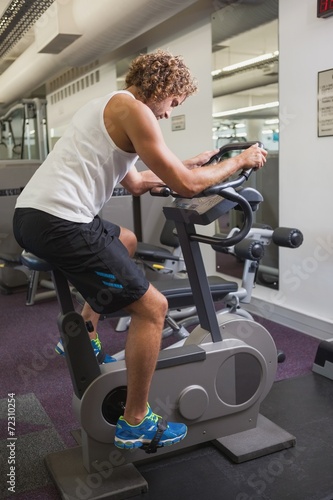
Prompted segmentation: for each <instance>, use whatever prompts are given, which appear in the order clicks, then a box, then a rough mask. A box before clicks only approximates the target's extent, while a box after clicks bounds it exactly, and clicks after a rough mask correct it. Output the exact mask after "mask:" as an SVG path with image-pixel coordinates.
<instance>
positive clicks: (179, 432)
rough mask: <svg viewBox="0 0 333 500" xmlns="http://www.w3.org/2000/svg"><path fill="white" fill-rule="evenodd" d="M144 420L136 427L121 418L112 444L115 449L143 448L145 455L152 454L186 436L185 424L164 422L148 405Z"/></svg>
mask: <svg viewBox="0 0 333 500" xmlns="http://www.w3.org/2000/svg"><path fill="white" fill-rule="evenodd" d="M147 406H148V411H147V414H146V416H145V418H144V419H143V420H142V422H141V423H140V424H138V425H130V424H129V423H128V422H126V420H125V419H124V417H123V416H121V417H119V420H118V422H117V426H116V433H115V437H114V444H115V446H116V447H117V448H122V449H126V450H129V449H132V448H143V449H144V450H145V451H146V452H147V453H154V452H155V451H156V449H157V448H160V447H162V446H171V445H172V444H175V443H179V441H181V440H182V439H184V437H185V436H186V434H187V427H186V425H185V424H180V423H172V422H166V421H165V420H164V419H163V418H162V417H160V416H159V415H156V414H155V413H153V411H152V409H151V408H150V406H149V404H148V405H147Z"/></svg>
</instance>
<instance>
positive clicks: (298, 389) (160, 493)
mask: <svg viewBox="0 0 333 500" xmlns="http://www.w3.org/2000/svg"><path fill="white" fill-rule="evenodd" d="M261 413H262V415H264V416H265V417H267V418H268V419H270V420H271V421H273V422H274V423H275V424H277V425H279V426H280V427H282V428H283V429H284V430H287V431H288V432H290V433H291V434H292V435H293V436H295V437H296V446H295V447H293V448H289V449H286V450H283V451H278V452H276V453H273V454H270V455H267V456H265V457H261V458H257V459H255V460H251V461H248V462H244V463H241V464H234V463H232V462H231V461H230V460H229V459H227V458H226V457H224V456H223V455H222V454H221V452H220V451H219V450H217V449H216V448H215V447H214V446H213V445H211V444H210V445H206V446H203V447H201V448H197V449H195V450H191V451H189V452H187V453H185V454H181V455H176V456H174V457H172V458H167V459H162V460H160V461H158V462H153V463H151V464H150V465H144V466H141V467H138V470H139V471H140V473H141V474H142V475H143V477H144V478H145V479H146V480H147V482H148V484H149V492H148V495H145V496H136V497H134V498H135V500H139V498H140V499H141V500H142V499H143V498H147V499H148V498H149V499H154V500H155V499H159V500H170V499H173V500H178V499H179V500H180V499H183V498H191V499H195V500H201V499H209V500H257V499H258V500H259V499H260V500H282V499H283V500H332V499H333V474H332V472H333V425H332V422H333V381H332V380H329V379H327V378H325V377H322V376H321V375H317V374H314V373H311V374H308V375H304V376H301V377H297V378H292V379H286V380H282V381H280V382H276V383H275V384H274V386H273V388H272V390H271V392H270V394H269V395H268V396H267V398H266V399H265V401H264V402H263V404H262V406H261Z"/></svg>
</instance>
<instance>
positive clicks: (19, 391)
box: [0, 292, 319, 500]
mask: <svg viewBox="0 0 333 500" xmlns="http://www.w3.org/2000/svg"><path fill="white" fill-rule="evenodd" d="M57 315H58V305H57V302H56V300H48V301H44V302H39V303H37V304H36V305H34V306H29V307H27V306H26V305H25V293H24V292H17V293H13V294H11V295H0V324H1V389H0V390H1V399H0V418H1V420H2V421H3V422H2V424H3V425H1V429H0V443H1V458H0V471H1V490H0V497H1V498H15V499H17V500H39V499H40V500H53V499H58V498H59V496H58V493H57V491H56V489H55V487H54V486H53V484H52V483H51V480H50V478H49V476H48V473H47V471H46V469H45V466H44V463H43V458H44V456H45V455H47V454H48V453H51V452H55V451H58V450H61V449H63V448H64V447H72V446H74V445H75V444H76V443H75V441H74V439H73V438H72V436H71V434H70V433H71V431H72V430H74V429H77V428H78V427H79V423H78V421H77V420H76V418H75V417H74V415H73V412H72V409H71V400H72V387H71V382H70V378H69V374H68V371H67V366H66V363H65V362H64V360H63V358H61V357H60V356H58V355H57V354H56V353H55V352H54V347H55V344H56V343H57V342H58V337H59V334H58V330H57V324H56V320H57ZM258 321H259V322H260V323H262V324H263V325H264V326H265V327H266V328H267V330H268V331H269V332H270V333H271V335H272V337H273V339H274V340H275V343H276V345H277V348H278V349H281V350H283V351H284V352H285V355H286V361H285V362H284V363H281V364H279V366H278V371H277V375H276V380H282V379H285V378H291V377H298V376H301V375H305V374H307V373H309V372H310V371H311V368H312V363H313V361H314V357H315V354H316V351H317V347H318V344H319V341H318V340H317V339H315V338H312V337H310V336H307V335H303V334H301V333H299V332H297V331H295V330H292V329H290V328H286V327H282V326H280V325H277V324H275V323H272V322H270V321H267V320H262V319H259V320H258ZM114 325H115V320H104V321H101V322H100V327H99V335H100V338H101V340H102V343H103V345H104V347H105V349H106V351H107V352H109V353H110V354H113V353H115V352H117V351H119V350H121V349H123V348H124V345H125V340H126V334H124V333H117V332H115V330H114ZM12 393H14V394H15V401H16V407H15V417H16V427H15V437H17V441H15V446H16V449H15V460H16V477H15V492H10V491H8V486H9V484H6V479H5V478H6V474H7V472H6V471H8V453H9V451H8V450H9V449H8V447H7V446H6V445H7V444H8V428H7V415H8V402H7V398H8V394H12Z"/></svg>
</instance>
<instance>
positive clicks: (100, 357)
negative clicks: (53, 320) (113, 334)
mask: <svg viewBox="0 0 333 500" xmlns="http://www.w3.org/2000/svg"><path fill="white" fill-rule="evenodd" d="M91 345H92V348H93V349H94V353H95V356H96V358H97V361H98V363H99V364H100V365H104V364H105V363H114V362H115V361H117V360H116V358H113V357H112V356H110V355H109V354H105V352H104V350H103V347H102V344H101V341H100V340H99V337H98V335H97V337H96V338H95V339H92V340H91ZM55 352H56V353H57V354H60V356H65V349H64V344H63V342H62V339H60V340H59V342H58V343H57V345H56V347H55Z"/></svg>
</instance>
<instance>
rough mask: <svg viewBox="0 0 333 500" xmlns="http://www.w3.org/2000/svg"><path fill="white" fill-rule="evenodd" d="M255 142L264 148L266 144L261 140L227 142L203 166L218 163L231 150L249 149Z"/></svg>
mask: <svg viewBox="0 0 333 500" xmlns="http://www.w3.org/2000/svg"><path fill="white" fill-rule="evenodd" d="M254 144H258V146H259V147H260V148H263V147H264V145H263V143H262V142H260V141H251V142H233V143H231V144H226V145H225V146H222V147H221V148H220V150H219V151H218V152H217V153H216V154H215V155H213V156H212V157H211V158H210V159H209V160H208V161H207V162H206V163H204V164H203V165H202V166H203V167H205V166H206V165H212V164H214V163H218V162H219V161H221V158H222V157H223V156H224V155H225V154H227V153H229V152H230V151H240V150H243V149H248V148H250V147H251V146H253V145H254Z"/></svg>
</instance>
